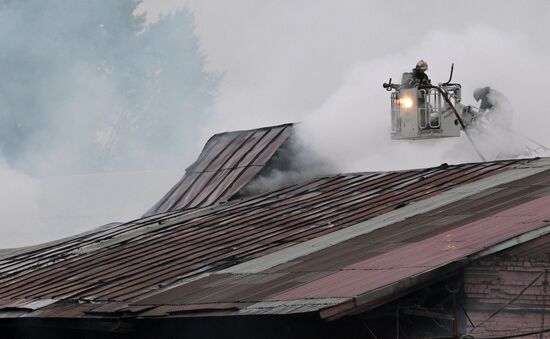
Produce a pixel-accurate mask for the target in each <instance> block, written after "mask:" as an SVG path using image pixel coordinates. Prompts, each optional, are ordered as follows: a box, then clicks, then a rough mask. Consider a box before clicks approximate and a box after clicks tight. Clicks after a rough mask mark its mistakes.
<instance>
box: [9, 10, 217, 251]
mask: <svg viewBox="0 0 550 339" xmlns="http://www.w3.org/2000/svg"><path fill="white" fill-rule="evenodd" d="M138 5H139V1H135V0H120V1H110V0H82V1H72V0H53V1H42V0H26V1H16V0H5V1H0V43H1V45H2V49H1V50H0V75H1V80H0V120H1V123H0V159H2V165H1V167H0V191H1V193H0V205H2V207H1V209H2V226H1V227H0V247H14V246H17V245H21V244H29V243H32V242H37V241H40V240H49V239H55V238H58V237H60V236H61V235H67V234H74V233H77V232H79V231H81V230H83V229H86V228H90V227H96V226H99V225H101V224H104V223H107V222H111V221H125V220H127V219H130V218H135V217H138V216H139V215H141V214H142V213H143V212H144V211H145V210H146V209H147V208H149V207H150V206H151V205H152V204H153V203H154V202H155V200H156V199H158V198H159V197H160V196H162V194H163V193H165V191H166V190H167V189H168V188H169V187H170V185H171V184H173V182H174V181H175V180H177V177H178V175H180V174H181V173H182V172H183V169H184V168H185V165H186V164H187V163H189V162H190V161H192V160H193V157H194V155H195V154H196V152H197V150H199V149H200V147H201V141H202V140H200V136H201V135H200V133H198V132H197V127H198V126H200V125H201V124H204V123H205V122H206V121H207V119H208V117H209V115H210V114H211V105H212V100H213V98H214V94H215V91H216V87H217V83H218V81H219V79H220V78H219V76H218V75H217V74H214V73H208V72H206V71H205V70H204V66H205V63H206V57H205V55H204V54H202V53H201V52H200V51H199V50H198V49H199V41H198V39H197V37H196V36H195V34H194V30H195V24H194V19H193V16H192V14H191V13H190V12H189V11H187V10H181V11H178V12H174V13H171V14H170V15H167V16H163V17H162V18H160V19H159V20H157V21H156V22H155V23H154V24H150V25H149V24H147V23H146V21H145V17H144V16H143V15H139V14H136V13H135V12H136V9H137V7H138ZM174 169H175V170H174ZM136 171H141V172H136ZM130 179H131V180H130Z"/></svg>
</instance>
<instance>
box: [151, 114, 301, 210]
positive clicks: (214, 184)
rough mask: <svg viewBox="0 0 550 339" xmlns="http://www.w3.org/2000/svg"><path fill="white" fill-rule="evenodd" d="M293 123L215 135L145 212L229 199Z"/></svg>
mask: <svg viewBox="0 0 550 339" xmlns="http://www.w3.org/2000/svg"><path fill="white" fill-rule="evenodd" d="M292 126H293V125H292V124H284V125H279V126H272V127H264V128H258V129H253V130H247V131H235V132H226V133H220V134H216V135H214V136H213V137H211V138H210V140H208V142H207V143H206V145H205V146H204V149H203V150H202V152H201V154H200V155H199V158H198V159H197V161H195V163H193V164H192V165H191V166H190V167H189V168H187V170H186V171H185V175H184V176H183V178H182V179H181V180H180V181H179V182H178V183H177V184H176V185H175V186H174V187H172V189H171V190H170V191H169V192H168V193H167V194H166V195H165V196H164V197H162V199H160V201H159V202H157V203H156V204H155V206H153V207H152V208H151V209H150V210H149V211H147V213H146V214H145V216H148V215H153V214H158V213H163V212H169V211H174V210H177V209H182V208H187V209H189V208H197V207H203V206H209V205H212V204H215V203H219V202H225V201H227V200H229V199H230V198H231V197H232V196H233V195H235V194H236V193H237V192H239V190H241V189H242V188H243V187H244V186H245V185H246V184H248V183H249V182H250V181H251V180H252V179H253V178H254V177H255V176H256V175H257V174H258V173H259V172H260V171H261V170H262V169H263V168H264V166H266V165H267V163H268V162H269V160H270V159H271V158H272V157H273V156H274V155H275V153H276V152H277V150H278V149H279V148H280V147H281V146H282V145H283V144H284V142H285V141H286V140H287V139H288V138H289V137H290V135H291V132H292Z"/></svg>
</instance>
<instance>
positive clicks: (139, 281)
mask: <svg viewBox="0 0 550 339" xmlns="http://www.w3.org/2000/svg"><path fill="white" fill-rule="evenodd" d="M210 147H213V146H210ZM205 157H206V156H205ZM529 162H531V161H529V160H521V161H498V162H490V163H480V164H464V165H456V166H441V167H436V168H430V169H419V170H409V171H397V172H395V171H394V172H382V173H355V174H345V175H335V176H327V177H322V178H317V179H313V180H309V181H307V182H305V183H302V184H298V185H293V186H289V187H287V188H284V189H281V190H277V191H274V192H270V193H267V194H262V195H258V196H255V197H250V198H246V199H244V200H242V201H239V202H236V203H229V204H221V205H217V206H215V207H207V208H203V209H198V210H196V211H193V212H189V211H177V212H171V213H164V214H160V215H158V216H151V217H148V218H144V219H141V220H136V221H133V222H130V223H127V224H124V225H117V226H116V227H110V228H105V229H101V230H98V231H97V232H96V233H93V232H92V233H90V234H87V235H86V236H85V237H80V238H74V239H70V240H67V241H66V242H59V243H57V244H53V245H51V246H47V247H44V248H42V249H38V250H35V251H31V252H29V253H21V254H18V255H16V256H13V257H8V258H4V259H2V260H0V274H1V275H0V299H7V300H20V299H24V298H30V299H61V300H77V301H85V302H89V301H91V302H94V303H100V304H104V303H111V302H122V303H125V304H128V305H134V306H136V305H146V304H147V303H148V304H151V305H155V304H156V305H161V306H162V305H167V304H170V303H176V304H184V305H185V304H202V303H207V304H216V303H237V304H238V303H243V302H244V303H247V302H248V303H252V302H261V301H268V300H271V299H273V297H274V296H278V295H284V293H290V292H291V291H295V290H296V288H298V287H299V286H302V285H304V284H305V285H307V284H311V283H315V282H316V281H322V280H323V279H325V278H326V276H330V275H332V274H334V272H335V270H341V269H342V268H345V267H347V266H349V265H352V264H355V263H359V262H362V261H363V260H367V259H369V258H370V257H372V256H376V255H390V254H386V253H390V252H393V251H398V249H399V248H401V247H403V246H407V245H408V244H409V242H422V241H423V240H425V239H428V238H429V237H433V236H437V235H438V234H439V233H441V232H444V231H446V230H449V229H454V228H457V227H460V226H463V225H465V221H467V222H473V221H470V219H468V217H466V218H462V217H457V218H452V217H449V215H451V216H452V213H451V212H452V211H447V212H448V213H447V214H445V215H443V214H442V216H444V217H445V218H447V219H446V222H445V223H444V225H442V226H440V227H439V228H437V227H434V229H435V230H431V228H429V229H428V228H427V227H426V226H425V224H423V223H418V222H416V223H414V222H412V221H411V219H406V220H405V221H403V223H409V224H410V225H411V227H414V228H416V229H417V230H418V232H424V236H423V237H420V238H414V237H415V233H414V232H404V230H403V229H402V228H399V227H393V225H390V226H387V227H384V228H382V229H380V230H378V232H377V233H374V232H373V233H370V234H366V235H365V236H364V237H365V239H367V240H368V239H371V240H370V241H371V246H369V250H365V251H359V250H358V251H355V252H353V253H349V252H347V253H348V254H346V252H342V253H341V254H339V258H338V259H336V260H334V261H333V262H331V260H332V259H331V257H330V256H328V257H327V260H324V258H322V257H319V255H320V253H326V252H322V251H321V252H317V253H314V254H311V255H308V256H303V257H302V258H300V260H299V262H295V263H294V264H296V265H302V267H305V268H306V270H305V271H296V270H293V265H289V266H286V268H285V269H281V270H280V271H277V270H276V269H273V270H270V271H269V272H265V273H264V274H263V275H253V276H244V275H235V276H231V275H230V276H225V277H224V276H221V277H220V276H210V277H206V278H203V279H198V278H200V277H201V275H204V274H209V273H214V272H218V271H220V270H221V269H224V268H227V267H232V266H234V265H236V264H239V263H242V262H246V261H249V260H251V259H252V258H259V257H263V256H265V255H266V254H269V253H274V252H276V251H280V250H282V249H285V248H288V247H292V246H295V245H296V244H300V243H302V242H305V241H307V240H309V239H315V238H317V237H320V236H324V235H327V234H331V233H334V232H337V231H338V230H344V229H347V228H348V227H350V226H353V225H356V224H358V223H361V222H364V221H367V220H370V219H372V218H374V217H376V216H384V215H386V214H387V213H388V212H391V211H400V209H401V208H404V207H403V206H407V205H409V204H413V203H415V202H419V201H424V200H425V199H426V198H427V197H438V196H440V195H444V193H445V192H448V191H450V190H453V189H457V188H458V189H460V188H461V187H462V185H464V184H466V183H473V182H476V183H477V180H479V179H481V178H489V177H492V176H495V175H500V174H501V173H505V172H507V171H508V170H510V169H513V168H515V167H516V166H517V165H522V166H525V164H528V163H529ZM532 162H533V163H536V161H532ZM547 175H548V172H544V173H543V174H541V175H540V176H547ZM543 183H544V181H541V180H539V181H538V182H537V185H538V186H537V190H539V189H542V188H544V185H543ZM537 190H533V192H535V191H536V192H538V191H537ZM528 193H529V192H528V191H526V193H525V194H528ZM514 194H516V192H515V193H514ZM501 198H502V197H501ZM471 205H472V206H475V201H471ZM503 206H504V205H503ZM539 207H540V206H539ZM473 208H474V207H470V209H465V211H467V212H468V211H470V212H471V210H472V209H473ZM522 211H523V212H525V213H534V212H533V211H531V210H527V209H525V210H522ZM486 213H489V212H486ZM474 214H475V213H474ZM466 216H468V213H466ZM539 216H540V215H539V214H536V215H534V216H525V217H523V219H521V222H522V223H528V222H530V220H531V219H529V218H533V220H538V217H539ZM474 217H475V216H474ZM423 218H424V219H421V220H423V221H424V220H430V221H432V222H436V220H435V219H430V218H428V217H427V216H423ZM425 218H428V219H425ZM478 219H479V218H478ZM493 231H494V230H493ZM505 234H508V235H510V234H512V233H511V231H510V232H508V233H505ZM489 235H490V234H489ZM489 235H485V236H486V237H489ZM413 238H414V239H413ZM474 240H475V239H474ZM468 241H470V240H468ZM366 243H369V241H366ZM354 244H355V246H359V247H357V248H358V249H359V248H360V245H361V244H360V243H358V242H355V243H354ZM67 253H70V255H67ZM393 253H397V252H393ZM443 259H445V258H443ZM443 259H442V260H443ZM448 259H449V260H452V257H449V258H448ZM310 260H312V261H310ZM445 260H447V259H445ZM308 263H309V264H310V265H309V264H308ZM413 268H414V267H413ZM407 269H408V268H407ZM357 271H360V270H357ZM401 272H403V271H401ZM387 273H388V274H390V273H391V274H393V275H394V276H397V275H396V274H397V272H387ZM196 279H198V280H196ZM377 279H378V280H376V281H380V282H381V283H382V282H383V281H385V280H384V279H386V278H384V275H383V274H382V275H380V276H378V278H377ZM193 280H195V281H193ZM189 281H191V282H189ZM174 286H176V287H174ZM193 286H195V287H193ZM243 286H244V287H246V288H243ZM191 291H192V292H193V293H191ZM194 292H197V294H195V293H194ZM186 295H188V297H187V296H186ZM296 296H298V294H296ZM322 297H323V296H319V298H321V299H326V298H322ZM324 297H330V295H327V296H324ZM297 299H303V298H297ZM68 307H69V308H70V305H69V306H68ZM94 307H95V308H97V307H98V305H94ZM94 307H90V308H89V309H86V311H91V310H93V308H94ZM105 307H106V308H107V309H109V306H105ZM300 307H302V306H300ZM303 307H306V306H303ZM308 307H309V306H308ZM115 308H116V307H115ZM298 309H299V308H295V310H298ZM302 310H303V309H302ZM91 312H93V311H91Z"/></svg>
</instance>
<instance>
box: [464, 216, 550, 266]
mask: <svg viewBox="0 0 550 339" xmlns="http://www.w3.org/2000/svg"><path fill="white" fill-rule="evenodd" d="M548 233H550V224H546V225H545V226H542V227H541V228H538V229H536V230H533V231H529V232H527V233H523V234H521V235H518V236H517V237H514V238H511V239H508V240H506V241H503V242H501V243H499V244H496V245H494V246H491V247H489V248H487V249H485V250H483V251H481V252H478V253H475V254H473V255H470V256H468V259H469V260H476V259H479V258H483V257H486V256H488V255H491V254H494V253H497V252H500V251H503V250H506V249H508V248H510V247H513V246H516V245H520V244H523V243H526V242H528V241H531V240H534V239H536V238H539V237H541V236H543V235H545V234H548Z"/></svg>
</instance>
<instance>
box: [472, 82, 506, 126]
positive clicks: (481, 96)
mask: <svg viewBox="0 0 550 339" xmlns="http://www.w3.org/2000/svg"><path fill="white" fill-rule="evenodd" d="M474 99H475V100H476V101H477V102H479V113H481V114H482V115H483V116H485V118H487V120H489V121H491V122H493V123H496V124H498V125H503V126H508V127H509V126H510V125H511V123H512V110H513V109H512V105H511V104H510V101H509V100H508V98H506V96H504V94H502V93H501V92H499V91H497V90H496V89H494V88H491V87H489V86H487V87H482V88H478V89H476V90H475V91H474Z"/></svg>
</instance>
